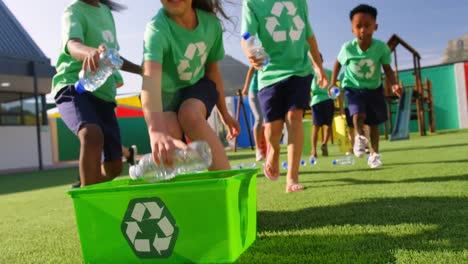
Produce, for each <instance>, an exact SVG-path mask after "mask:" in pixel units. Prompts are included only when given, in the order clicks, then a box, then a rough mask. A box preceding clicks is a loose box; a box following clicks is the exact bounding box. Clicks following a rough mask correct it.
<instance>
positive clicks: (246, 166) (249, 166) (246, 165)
mask: <svg viewBox="0 0 468 264" xmlns="http://www.w3.org/2000/svg"><path fill="white" fill-rule="evenodd" d="M254 168H257V163H255V162H247V163H242V164H238V165H233V166H232V167H231V169H232V170H241V169H254Z"/></svg>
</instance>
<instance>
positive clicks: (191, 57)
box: [177, 41, 208, 81]
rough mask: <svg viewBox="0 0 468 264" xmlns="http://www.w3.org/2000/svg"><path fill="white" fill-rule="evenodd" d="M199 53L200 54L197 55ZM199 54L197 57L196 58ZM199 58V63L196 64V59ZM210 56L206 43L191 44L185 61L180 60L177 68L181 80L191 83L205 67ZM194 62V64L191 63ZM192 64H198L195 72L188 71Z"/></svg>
mask: <svg viewBox="0 0 468 264" xmlns="http://www.w3.org/2000/svg"><path fill="white" fill-rule="evenodd" d="M197 51H198V54H197ZM195 54H197V56H195ZM197 57H198V58H199V59H200V60H199V62H196V60H195V58H197ZM207 57H208V54H207V53H206V44H205V42H202V41H201V42H197V43H190V44H189V45H188V46H187V49H186V50H185V53H184V59H183V60H179V65H178V66H177V73H178V74H179V79H181V80H183V81H190V80H191V79H192V77H193V76H196V75H197V74H198V73H199V72H200V70H201V69H202V68H203V67H204V65H205V62H206V59H207ZM191 62H193V63H191ZM191 64H192V65H193V64H197V65H198V67H197V68H196V69H195V71H194V72H191V71H187V70H188V69H190V68H191V67H190V66H191Z"/></svg>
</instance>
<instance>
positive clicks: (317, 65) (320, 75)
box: [307, 36, 328, 88]
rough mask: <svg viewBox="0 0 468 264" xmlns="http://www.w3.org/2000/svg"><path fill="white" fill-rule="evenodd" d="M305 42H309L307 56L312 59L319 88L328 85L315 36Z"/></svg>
mask: <svg viewBox="0 0 468 264" xmlns="http://www.w3.org/2000/svg"><path fill="white" fill-rule="evenodd" d="M307 43H309V56H310V57H311V59H312V64H313V65H314V69H315V74H317V83H318V85H319V86H320V88H325V87H327V85H328V77H327V74H326V73H325V70H324V69H323V65H322V59H321V58H320V52H319V48H318V44H317V40H316V39H315V36H312V37H310V38H308V39H307Z"/></svg>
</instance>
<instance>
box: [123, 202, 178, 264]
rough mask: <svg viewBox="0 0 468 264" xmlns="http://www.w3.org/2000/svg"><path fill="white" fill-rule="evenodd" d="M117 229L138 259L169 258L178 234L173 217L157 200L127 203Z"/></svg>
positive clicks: (162, 203)
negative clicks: (119, 228)
mask: <svg viewBox="0 0 468 264" xmlns="http://www.w3.org/2000/svg"><path fill="white" fill-rule="evenodd" d="M121 229H122V234H123V236H124V237H125V239H126V240H127V242H128V244H129V246H130V247H131V248H132V250H133V252H135V255H137V256H138V257H139V258H167V257H170V256H171V255H172V251H173V250H174V246H175V244H176V241H177V235H178V234H179V229H178V227H177V225H176V221H175V219H174V217H172V215H171V212H169V209H168V208H167V207H166V205H165V204H164V202H163V201H162V200H161V199H159V198H157V197H154V198H141V199H134V200H131V201H130V202H129V204H128V207H127V211H126V213H125V217H124V219H123V221H122V225H121Z"/></svg>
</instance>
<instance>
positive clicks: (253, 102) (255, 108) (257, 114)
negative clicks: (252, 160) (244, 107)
mask: <svg viewBox="0 0 468 264" xmlns="http://www.w3.org/2000/svg"><path fill="white" fill-rule="evenodd" d="M249 106H250V109H251V110H252V114H253V116H254V123H253V126H252V132H253V135H254V141H255V148H256V150H257V153H262V149H261V146H260V144H261V142H262V138H263V134H262V125H263V115H262V111H261V109H260V101H259V100H258V93H252V92H251V93H249Z"/></svg>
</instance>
